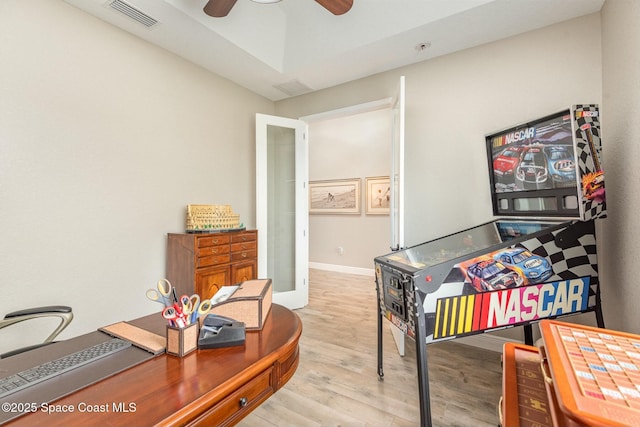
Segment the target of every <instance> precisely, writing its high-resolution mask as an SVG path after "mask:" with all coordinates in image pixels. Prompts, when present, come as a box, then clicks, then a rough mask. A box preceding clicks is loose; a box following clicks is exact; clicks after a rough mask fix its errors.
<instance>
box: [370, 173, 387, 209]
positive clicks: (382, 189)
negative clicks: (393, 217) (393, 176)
mask: <svg viewBox="0 0 640 427" xmlns="http://www.w3.org/2000/svg"><path fill="white" fill-rule="evenodd" d="M366 182H367V201H366V203H367V205H366V209H365V213H366V214H367V215H389V207H390V205H391V181H390V179H389V177H388V176H376V177H372V178H366Z"/></svg>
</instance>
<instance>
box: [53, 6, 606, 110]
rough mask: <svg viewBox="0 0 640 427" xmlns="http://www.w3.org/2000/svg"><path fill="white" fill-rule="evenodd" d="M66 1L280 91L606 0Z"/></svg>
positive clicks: (482, 39)
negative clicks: (221, 11)
mask: <svg viewBox="0 0 640 427" xmlns="http://www.w3.org/2000/svg"><path fill="white" fill-rule="evenodd" d="M64 1H66V2H67V3H69V4H72V5H74V6H76V7H78V8H80V9H82V10H84V11H86V12H88V13H89V14H91V15H94V16H96V17H98V18H100V19H102V20H104V21H106V22H109V23H111V24H113V25H115V26H117V27H120V28H122V29H123V30H125V31H128V32H130V33H132V34H135V35H137V36H138V37H141V38H143V39H145V40H147V41H149V42H151V43H153V44H155V45H158V46H161V47H163V48H165V49H167V50H169V51H171V52H174V53H175V54H177V55H179V56H181V57H183V58H185V59H187V60H189V61H191V62H194V63H196V64H199V65H200V66H202V67H204V68H206V69H208V70H210V71H212V72H214V73H216V74H219V75H221V76H223V77H226V78H228V79H229V80H232V81H234V82H236V83H237V84H239V85H241V86H244V87H246V88H247V89H249V90H251V91H253V92H256V93H258V94H260V95H262V96H264V97H266V98H269V99H271V100H273V101H277V100H280V99H284V98H288V97H289V96H292V95H293V96H295V95H298V94H302V93H307V92H312V91H315V90H319V89H324V88H327V87H331V86H335V85H338V84H341V83H345V82H348V81H352V80H355V79H359V78H362V77H366V76H370V75H372V74H376V73H380V72H383V71H387V70H391V69H394V68H398V67H401V66H404V65H408V64H412V63H415V62H419V61H424V60H427V59H430V58H434V57H437V56H441V55H444V54H447V53H451V52H455V51H459V50H462V49H466V48H469V47H473V46H478V45H481V44H484V43H488V42H492V41H495V40H499V39H502V38H506V37H510V36H513V35H516V34H519V33H523V32H526V31H530V30H533V29H536V28H541V27H544V26H547V25H551V24H554V23H557V22H561V21H565V20H568V19H572V18H575V17H578V16H582V15H586V14H590V13H594V12H597V11H599V10H600V8H601V7H602V5H603V3H604V1H605V0H354V4H353V7H352V8H351V10H350V11H349V12H347V13H346V14H344V15H339V16H335V15H332V14H331V13H330V12H328V11H327V10H326V9H324V8H323V7H322V6H321V5H320V4H318V3H316V2H315V1H314V0H282V1H281V2H279V3H275V4H259V3H255V2H253V1H251V0H238V1H237V3H236V4H235V6H234V7H233V9H232V10H231V12H230V13H229V15H228V16H226V17H224V18H212V17H210V16H208V15H206V14H205V13H204V12H203V11H202V8H203V7H204V5H205V4H206V3H207V0H116V1H118V2H124V3H126V5H130V6H132V7H133V8H135V9H137V10H138V11H141V12H143V13H144V14H146V15H148V16H150V17H151V18H153V19H155V20H156V21H158V22H157V23H156V24H155V25H152V26H150V27H147V26H145V25H143V24H141V23H139V22H137V21H136V20H134V19H132V18H131V17H129V16H127V15H125V14H123V13H122V12H120V11H118V10H116V9H114V8H113V7H112V6H111V3H112V2H113V1H114V0H64ZM126 5H125V6H126ZM419 46H423V47H424V48H420V47H419ZM427 46H428V47H427ZM516 60H517V59H516ZM281 85H282V86H281ZM278 86H281V87H283V88H284V91H283V90H282V89H281V88H278Z"/></svg>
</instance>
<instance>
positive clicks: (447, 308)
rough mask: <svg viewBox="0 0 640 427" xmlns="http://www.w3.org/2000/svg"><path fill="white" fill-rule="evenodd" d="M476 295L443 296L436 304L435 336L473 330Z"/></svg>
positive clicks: (452, 334) (442, 336)
mask: <svg viewBox="0 0 640 427" xmlns="http://www.w3.org/2000/svg"><path fill="white" fill-rule="evenodd" d="M475 302H476V295H462V296H457V297H449V298H441V299H439V300H438V303H437V305H436V325H435V329H434V331H433V338H434V339H437V338H445V337H451V336H455V335H460V334H464V333H467V332H471V331H473V312H474V308H475Z"/></svg>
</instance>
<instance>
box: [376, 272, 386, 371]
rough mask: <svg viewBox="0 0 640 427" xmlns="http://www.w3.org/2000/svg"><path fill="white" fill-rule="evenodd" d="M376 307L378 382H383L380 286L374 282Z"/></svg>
mask: <svg viewBox="0 0 640 427" xmlns="http://www.w3.org/2000/svg"><path fill="white" fill-rule="evenodd" d="M376 295H377V299H376V307H377V311H378V380H379V381H383V380H384V372H383V370H382V308H381V307H380V286H378V282H377V281H376Z"/></svg>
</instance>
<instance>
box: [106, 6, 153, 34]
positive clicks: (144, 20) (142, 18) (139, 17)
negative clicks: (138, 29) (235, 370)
mask: <svg viewBox="0 0 640 427" xmlns="http://www.w3.org/2000/svg"><path fill="white" fill-rule="evenodd" d="M109 7H110V8H112V9H115V10H117V11H118V12H120V13H124V14H125V15H127V16H128V17H129V18H131V19H133V20H135V21H138V22H139V23H141V24H142V25H144V26H145V27H148V28H150V27H153V26H154V25H156V24H157V23H158V20H157V19H153V18H152V17H150V16H149V15H147V14H146V13H144V12H141V11H139V10H138V9H136V8H135V7H133V6H131V5H130V4H127V3H125V2H123V1H122V0H112V1H110V2H109Z"/></svg>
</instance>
